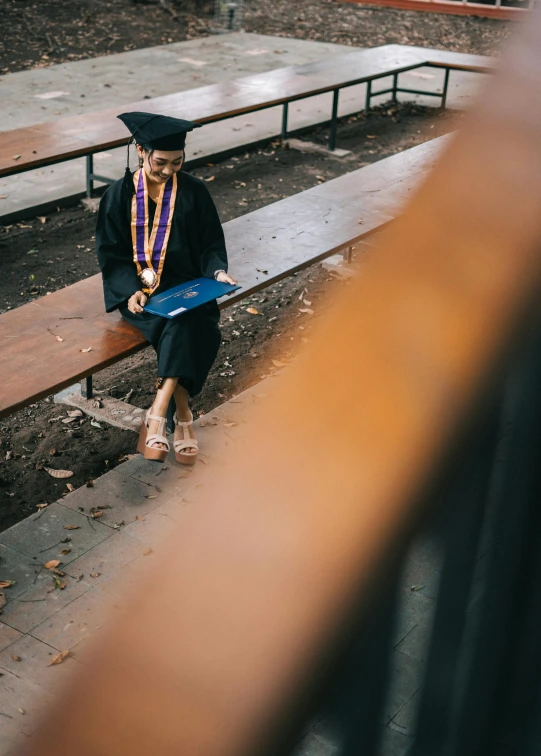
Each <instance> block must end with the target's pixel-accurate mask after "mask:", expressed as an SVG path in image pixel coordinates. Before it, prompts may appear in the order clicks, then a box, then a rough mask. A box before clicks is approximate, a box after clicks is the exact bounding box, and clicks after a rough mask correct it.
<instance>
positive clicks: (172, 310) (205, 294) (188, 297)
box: [143, 278, 241, 320]
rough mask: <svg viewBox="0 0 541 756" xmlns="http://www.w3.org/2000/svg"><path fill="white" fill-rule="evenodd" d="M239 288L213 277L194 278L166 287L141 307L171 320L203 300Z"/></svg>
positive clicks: (221, 295)
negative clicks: (165, 289) (169, 287)
mask: <svg viewBox="0 0 541 756" xmlns="http://www.w3.org/2000/svg"><path fill="white" fill-rule="evenodd" d="M240 288H241V287H240V286H233V285H232V284H227V283H220V282H219V281H215V280H214V278H195V279H194V280H193V281H187V282H186V283H183V284H180V285H179V286H173V288H172V289H167V291H162V292H161V294H156V295H154V296H153V297H150V299H149V300H148V302H147V304H146V305H145V306H144V308H143V309H144V311H145V312H151V313H152V314H153V315H161V316H162V318H169V319H170V320H171V319H172V318H176V317H177V316H178V315H183V314H184V313H185V312H188V311H189V310H193V309H194V308H195V307H199V306H200V305H202V304H205V302H210V301H211V300H212V299H218V298H219V297H223V296H224V294H230V293H231V292H232V291H236V290H237V289H240Z"/></svg>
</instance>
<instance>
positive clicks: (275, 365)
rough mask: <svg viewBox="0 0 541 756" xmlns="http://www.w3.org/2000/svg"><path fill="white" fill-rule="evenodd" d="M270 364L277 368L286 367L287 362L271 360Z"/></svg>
mask: <svg viewBox="0 0 541 756" xmlns="http://www.w3.org/2000/svg"><path fill="white" fill-rule="evenodd" d="M272 364H273V365H274V367H278V368H281V367H287V362H280V360H273V361H272Z"/></svg>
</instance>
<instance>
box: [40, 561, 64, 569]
mask: <svg viewBox="0 0 541 756" xmlns="http://www.w3.org/2000/svg"><path fill="white" fill-rule="evenodd" d="M59 564H60V559H51V560H50V561H49V562H47V563H46V564H44V565H43V566H44V567H45V569H46V570H52V569H54V568H55V567H58V565H59Z"/></svg>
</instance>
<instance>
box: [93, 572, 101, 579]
mask: <svg viewBox="0 0 541 756" xmlns="http://www.w3.org/2000/svg"><path fill="white" fill-rule="evenodd" d="M100 575H101V572H91V573H90V577H92V578H97V577H99V576H100Z"/></svg>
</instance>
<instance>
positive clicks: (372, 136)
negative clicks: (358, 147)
mask: <svg viewBox="0 0 541 756" xmlns="http://www.w3.org/2000/svg"><path fill="white" fill-rule="evenodd" d="M366 138H367V139H375V138H376V134H367V135H366Z"/></svg>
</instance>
